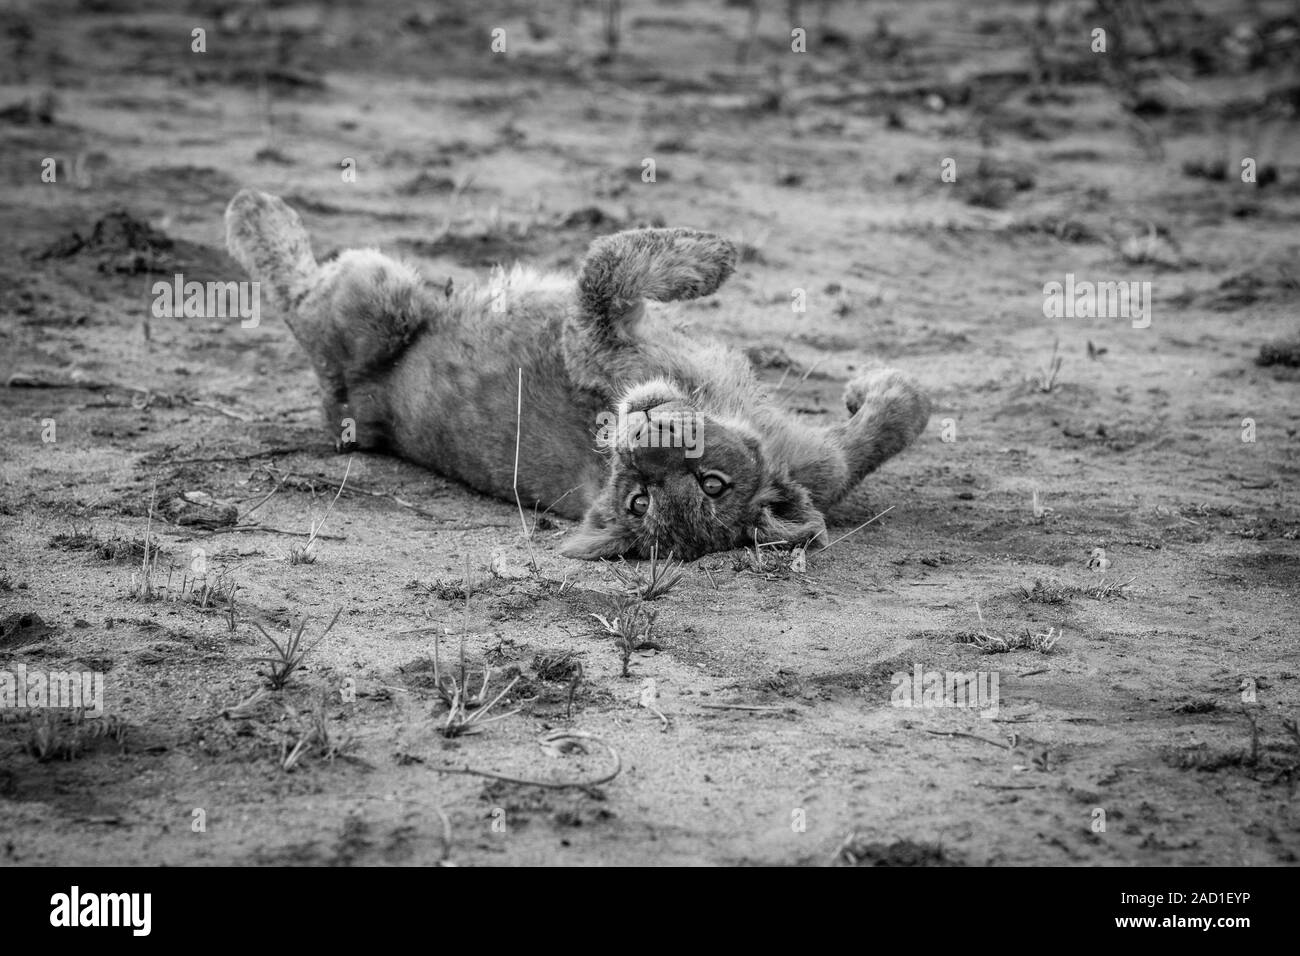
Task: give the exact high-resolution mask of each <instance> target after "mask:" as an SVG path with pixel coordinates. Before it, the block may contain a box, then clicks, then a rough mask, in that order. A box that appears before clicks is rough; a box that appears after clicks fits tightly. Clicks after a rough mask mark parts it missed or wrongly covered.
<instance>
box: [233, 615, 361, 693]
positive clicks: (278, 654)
mask: <svg viewBox="0 0 1300 956" xmlns="http://www.w3.org/2000/svg"><path fill="white" fill-rule="evenodd" d="M342 613H343V608H339V609H338V610H337V611H335V612H334V617H332V618H331V619H330V622H329V626H328V627H326V628H325V630H324V631H323V632H322V633H321V636H320V637H318V638H316V640H315V641H314V642H313V643H312V644H311V646H309V647H304V646H303V632H304V631H305V630H306V629H307V622H308V620H310V619H309V618H306V617H304V618H301V619H300V620H299V621H298V623H297V624H294V625H292V626H291V627H290V628H289V637H288V638H287V639H286V640H285V642H284V643H283V644H281V643H280V642H279V641H277V640H276V639H275V638H273V637H272V636H271V635H270V634H268V633H267V632H266V628H264V627H262V625H261V624H259V623H258V622H257V621H254V622H253V626H254V627H256V628H257V629H258V630H259V631H261V632H262V636H263V637H265V638H266V639H267V641H268V642H269V643H270V645H271V647H272V648H274V649H275V654H274V655H268V656H267V657H256V658H254V659H253V660H254V661H256V662H257V663H260V664H269V665H270V668H271V669H270V673H269V674H268V675H267V679H268V680H269V681H270V684H271V689H272V690H281V689H283V687H284V685H285V684H287V683H288V682H289V678H290V677H292V676H293V673H294V671H296V670H298V669H299V668H300V667H302V665H303V661H305V660H306V659H307V655H308V654H309V653H311V651H312V650H313V649H314V648H315V647H316V645H317V644H319V643H320V642H321V641H323V640H325V638H326V636H328V634H329V632H330V631H332V630H333V629H334V624H335V623H336V622H337V621H338V619H339V615H340V614H342Z"/></svg>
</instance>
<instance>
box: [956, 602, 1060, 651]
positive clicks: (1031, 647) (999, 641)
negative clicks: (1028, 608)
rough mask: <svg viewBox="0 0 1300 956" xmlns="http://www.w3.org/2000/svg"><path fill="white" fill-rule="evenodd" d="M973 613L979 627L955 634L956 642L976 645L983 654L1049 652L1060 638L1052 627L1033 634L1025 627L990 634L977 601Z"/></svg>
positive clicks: (1058, 633)
mask: <svg viewBox="0 0 1300 956" xmlns="http://www.w3.org/2000/svg"><path fill="white" fill-rule="evenodd" d="M975 613H976V614H977V615H978V616H979V619H980V629H979V630H978V631H975V632H974V633H970V632H966V633H963V634H960V635H958V636H957V643H959V644H970V645H971V646H972V647H977V648H979V649H980V650H981V651H983V652H984V653H985V654H1007V653H1010V652H1011V651H1021V650H1027V651H1037V652H1038V653H1039V654H1050V653H1051V652H1052V650H1053V649H1054V648H1055V647H1056V644H1057V642H1058V641H1059V640H1060V639H1061V632H1059V631H1057V630H1056V628H1054V627H1049V628H1048V629H1047V630H1046V631H1040V632H1039V633H1037V634H1035V633H1034V632H1032V631H1030V629H1029V628H1028V627H1026V628H1025V629H1024V630H1023V631H1020V632H1015V633H1012V634H1007V635H997V634H990V633H989V631H988V628H987V627H986V626H985V624H984V612H983V611H981V610H980V606H979V604H978V603H977V604H976V605H975Z"/></svg>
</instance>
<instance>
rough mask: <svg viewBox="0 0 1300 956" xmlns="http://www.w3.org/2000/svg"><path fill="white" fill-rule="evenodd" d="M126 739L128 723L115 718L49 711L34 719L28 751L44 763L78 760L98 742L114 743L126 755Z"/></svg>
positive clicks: (79, 711) (45, 710) (29, 731)
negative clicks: (109, 741) (92, 744)
mask: <svg viewBox="0 0 1300 956" xmlns="http://www.w3.org/2000/svg"><path fill="white" fill-rule="evenodd" d="M126 736H127V725H126V723H125V722H124V721H122V720H120V719H119V718H117V717H115V716H113V715H111V714H110V715H109V716H106V717H97V718H93V719H87V718H86V714H85V711H84V710H80V709H78V710H76V711H73V712H72V713H71V714H62V713H59V712H58V711H56V710H53V709H51V708H45V709H43V710H41V711H40V713H39V714H34V715H33V716H32V718H31V724H30V727H29V730H28V736H27V742H26V744H25V746H24V749H25V750H26V751H27V753H29V754H31V755H32V756H33V757H35V758H36V759H37V760H39V761H41V762H42V763H45V762H47V761H50V760H75V759H77V758H78V757H79V756H81V755H82V753H84V752H85V750H86V748H87V746H89V745H90V744H91V743H93V742H94V741H97V740H111V741H113V742H114V743H116V744H117V745H118V748H119V752H124V751H125V750H126Z"/></svg>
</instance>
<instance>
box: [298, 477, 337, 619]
mask: <svg viewBox="0 0 1300 956" xmlns="http://www.w3.org/2000/svg"><path fill="white" fill-rule="evenodd" d="M351 473H352V458H350V457H349V458H348V466H347V467H346V468H345V469H343V480H342V481H340V482H339V489H338V491H336V492H335V493H334V498H333V500H332V501H330V503H329V507H328V508H326V509H325V515H324V517H322V518H321V519H320V521H313V522H312V524H311V534H310V535H309V536H308V537H307V543H306V544H304V545H301V546H299V547H295V548H290V549H289V563H290V564H315V563H316V553H315V552H314V551H312V549H311V546H312V545H313V544H315V543H316V536H317V535H318V534H320V532H321V529H322V528H324V527H325V522H326V521H328V520H329V516H330V512H332V511H333V510H334V506H335V505H336V504H338V500H339V498H340V497H341V496H342V495H343V488H344V486H345V485H346V484H347V483H348V475H349V474H351ZM337 616H338V615H335V617H337Z"/></svg>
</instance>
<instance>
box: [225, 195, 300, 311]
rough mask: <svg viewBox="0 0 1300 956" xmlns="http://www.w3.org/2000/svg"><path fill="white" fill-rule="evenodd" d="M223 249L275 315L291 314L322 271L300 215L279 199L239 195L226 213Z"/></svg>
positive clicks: (227, 208) (231, 202) (270, 196)
mask: <svg viewBox="0 0 1300 956" xmlns="http://www.w3.org/2000/svg"><path fill="white" fill-rule="evenodd" d="M226 248H227V249H228V250H229V251H230V254H231V255H232V256H233V257H234V258H235V260H236V261H237V262H238V263H239V264H240V265H241V266H243V267H244V269H245V270H246V271H247V272H248V274H249V276H251V277H252V279H253V280H254V281H255V282H260V283H262V284H263V287H264V289H263V291H264V292H269V293H270V297H271V304H272V305H273V306H274V307H276V308H277V309H282V310H285V311H287V312H291V311H293V309H294V308H295V307H296V306H297V304H298V303H299V302H300V301H301V299H302V297H303V296H304V295H305V294H306V293H307V292H308V291H309V290H310V289H311V287H312V284H313V283H314V282H315V280H316V278H317V276H318V273H319V272H320V266H318V265H317V264H316V257H315V256H313V255H312V253H311V242H310V241H309V240H308V238H307V230H306V229H304V228H303V225H302V220H301V219H299V218H298V214H297V213H296V212H294V211H293V210H292V209H290V208H289V207H288V206H287V205H286V204H285V203H284V201H283V200H282V199H278V198H276V197H275V196H272V195H269V194H268V193H263V192H258V191H257V190H255V189H241V190H240V191H239V193H238V194H237V195H236V196H235V198H234V199H232V200H230V205H229V206H227V207H226Z"/></svg>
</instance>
